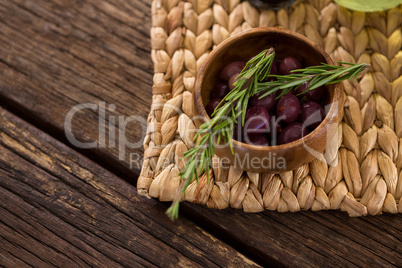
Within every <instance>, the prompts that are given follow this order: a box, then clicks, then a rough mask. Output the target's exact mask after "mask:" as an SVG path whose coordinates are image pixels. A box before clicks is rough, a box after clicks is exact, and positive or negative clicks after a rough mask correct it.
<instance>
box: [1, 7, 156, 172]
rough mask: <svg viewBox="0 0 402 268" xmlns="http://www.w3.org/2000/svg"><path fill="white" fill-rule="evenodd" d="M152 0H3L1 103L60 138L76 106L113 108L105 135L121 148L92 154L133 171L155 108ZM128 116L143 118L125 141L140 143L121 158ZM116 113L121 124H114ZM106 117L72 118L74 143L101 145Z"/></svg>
mask: <svg viewBox="0 0 402 268" xmlns="http://www.w3.org/2000/svg"><path fill="white" fill-rule="evenodd" d="M150 3H151V1H150V0H147V1H122V0H112V1H96V0H88V1H63V0H54V1H47V0H38V1H24V0H16V1H0V30H1V33H2V34H1V36H0V44H1V46H0V77H1V79H0V99H1V101H0V102H1V103H2V104H3V105H8V107H10V108H11V109H12V110H16V111H18V113H19V114H22V115H23V116H24V117H26V118H27V119H29V120H30V121H33V122H35V123H36V124H38V125H39V126H40V127H41V128H45V129H46V131H47V132H51V133H52V135H55V136H58V137H60V138H62V139H63V138H65V134H64V122H65V117H66V115H67V113H68V112H69V111H70V110H71V109H72V108H73V107H74V106H76V105H77V104H82V103H92V104H97V105H98V104H99V103H101V102H105V105H106V107H108V105H110V104H113V105H115V111H110V110H106V114H105V124H106V126H105V131H106V141H108V133H109V130H111V131H114V133H115V134H116V138H115V139H113V140H114V141H115V142H116V144H115V145H113V144H110V143H108V142H107V143H106V146H107V147H106V148H105V146H97V147H96V148H93V149H91V150H87V151H90V152H91V153H93V154H94V155H96V156H97V157H98V158H100V159H106V160H107V161H108V162H109V163H110V164H111V165H114V166H116V167H119V168H121V167H123V168H125V169H127V170H129V169H130V165H129V164H128V162H129V161H128V159H129V154H130V153H137V154H142V152H143V148H142V142H141V139H142V138H143V136H144V134H145V130H146V117H147V115H148V111H149V106H150V103H151V87H152V73H153V70H152V62H151V58H150V51H151V50H150V42H149V28H150V20H151V18H150ZM131 115H137V116H140V117H141V118H142V119H143V120H142V121H141V123H137V122H131V123H129V124H127V127H126V137H127V140H128V141H129V142H139V146H138V147H137V148H133V149H131V150H126V151H125V153H122V155H121V156H119V145H123V144H121V143H120V144H119V131H118V130H119V128H122V124H119V121H118V117H119V116H123V117H124V118H125V119H126V118H127V117H128V116H131ZM111 116H113V117H115V118H116V119H115V121H116V122H114V123H113V122H111V125H112V127H109V119H110V118H111ZM101 117H102V115H100V114H99V112H98V111H96V110H92V109H84V110H82V111H81V112H80V113H78V114H77V115H75V116H74V118H73V134H74V135H75V136H76V137H77V140H79V141H83V142H92V141H98V142H99V141H100V138H99V124H100V123H99V118H101ZM121 158H123V159H126V160H127V161H119V159H121ZM131 172H134V173H138V172H139V168H137V166H134V167H133V169H132V171H131ZM126 174H127V173H126Z"/></svg>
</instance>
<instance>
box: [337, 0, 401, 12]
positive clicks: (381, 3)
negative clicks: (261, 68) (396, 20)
mask: <svg viewBox="0 0 402 268" xmlns="http://www.w3.org/2000/svg"><path fill="white" fill-rule="evenodd" d="M335 2H337V3H338V4H339V5H341V6H344V7H346V8H349V9H353V10H357V11H364V12H373V11H381V10H386V9H390V8H393V7H395V6H397V5H400V4H402V0H335Z"/></svg>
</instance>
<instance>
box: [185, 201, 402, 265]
mask: <svg viewBox="0 0 402 268" xmlns="http://www.w3.org/2000/svg"><path fill="white" fill-rule="evenodd" d="M181 206H182V210H181V212H182V215H185V216H186V217H188V218H190V219H192V220H193V221H196V222H198V223H201V224H200V226H202V227H204V228H206V229H207V230H209V231H210V232H212V233H213V234H215V235H216V236H217V237H220V238H221V239H223V240H225V241H227V242H228V243H230V244H233V245H237V246H238V247H239V248H242V249H243V251H242V252H243V253H244V254H246V255H247V256H250V257H252V258H253V259H255V260H257V261H258V262H259V263H261V264H264V265H276V264H278V263H280V264H281V265H284V266H288V267H349V266H363V267H372V264H373V263H375V264H376V265H378V266H386V267H401V265H402V257H401V256H402V243H401V241H402V233H401V231H400V226H401V224H402V217H401V215H399V214H397V215H389V214H384V215H380V216H375V217H372V216H371V217H363V218H350V217H349V216H348V215H345V214H344V213H342V212H339V211H319V212H308V211H306V212H298V213H290V212H289V213H277V212H269V211H267V212H264V213H258V214H247V213H244V212H243V211H239V210H236V209H226V210H223V211H217V210H212V209H208V208H205V207H203V206H200V205H196V204H190V203H187V202H186V203H183V204H182V205H181Z"/></svg>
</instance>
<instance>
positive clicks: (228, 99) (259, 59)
mask: <svg viewBox="0 0 402 268" xmlns="http://www.w3.org/2000/svg"><path fill="white" fill-rule="evenodd" d="M274 58H275V51H274V49H273V48H270V49H269V50H264V51H262V52H261V53H259V54H258V55H257V56H255V57H254V58H253V59H251V60H250V61H249V62H247V64H246V66H245V67H244V68H243V70H242V71H241V72H240V74H239V76H238V77H237V80H236V82H235V83H234V84H233V85H234V86H235V88H234V89H233V90H232V91H230V92H229V93H228V94H227V95H226V96H225V98H223V100H222V101H221V103H220V104H219V105H218V106H217V107H216V109H215V111H214V113H213V114H212V116H211V120H209V121H207V122H205V123H203V124H202V125H201V126H200V129H199V131H198V132H197V134H196V135H195V137H194V140H196V141H197V142H196V144H195V147H194V148H192V149H190V150H188V151H187V152H185V153H184V159H187V164H186V166H185V167H184V168H183V170H181V171H180V173H179V175H180V177H181V179H182V180H185V183H184V185H183V186H182V187H181V189H180V194H179V195H178V196H177V197H176V200H174V201H173V204H172V205H171V206H170V208H169V209H168V210H167V211H166V214H167V215H168V216H169V217H170V218H171V219H172V220H174V219H177V217H178V214H179V202H180V201H179V200H180V195H181V194H184V192H185V191H186V189H187V187H188V186H189V185H190V183H191V182H192V181H193V180H194V179H196V180H197V182H198V174H202V173H203V172H204V171H207V170H209V165H210V162H211V158H212V157H213V156H214V152H215V150H214V144H215V141H216V142H217V143H220V142H221V141H223V142H229V145H230V148H231V150H232V153H233V144H232V136H233V128H234V124H235V123H237V118H238V117H239V116H241V121H242V124H244V120H245V113H243V112H242V111H245V110H246V109H247V105H248V100H249V98H250V97H252V96H253V95H255V94H256V90H257V85H258V83H259V82H261V81H262V80H263V79H264V78H265V77H266V76H267V75H268V74H269V72H270V70H271V65H272V62H273V60H274ZM215 139H216V140H215ZM206 174H207V178H208V180H209V172H206Z"/></svg>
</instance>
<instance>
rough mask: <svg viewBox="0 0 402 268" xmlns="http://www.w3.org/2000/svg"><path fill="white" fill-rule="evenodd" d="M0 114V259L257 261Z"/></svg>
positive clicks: (43, 262) (50, 262) (109, 263)
mask: <svg viewBox="0 0 402 268" xmlns="http://www.w3.org/2000/svg"><path fill="white" fill-rule="evenodd" d="M0 118H2V121H1V124H0V151H1V154H0V192H1V194H0V215H1V216H0V241H1V242H0V265H5V266H8V267H12V266H19V265H22V266H25V265H31V266H36V267H51V266H79V267H87V266H101V267H116V266H125V267H127V266H131V267H138V266H146V267H154V266H157V267H160V266H175V267H176V266H185V267H188V266H201V267H210V266H239V267H243V266H257V265H256V264H255V263H254V262H253V261H251V260H249V259H248V258H246V257H244V256H243V255H242V254H240V253H238V252H237V251H235V250H234V249H233V248H232V247H230V246H228V245H226V244H224V243H222V242H221V241H219V240H218V239H216V238H215V237H213V236H211V235H210V234H209V233H207V232H205V231H204V230H203V229H201V228H199V227H197V226H196V225H194V224H193V223H191V222H189V221H188V220H186V219H185V218H182V219H180V220H179V221H178V222H175V223H173V222H171V221H170V220H169V219H168V218H167V217H166V216H165V214H164V212H165V209H166V208H165V206H164V205H162V204H161V203H160V202H158V201H156V200H144V199H142V198H141V197H139V196H138V195H137V193H136V189H135V188H134V187H133V186H132V185H130V184H128V183H126V182H125V181H124V180H122V179H120V178H118V177H116V176H114V175H113V174H111V173H109V172H108V171H106V170H104V169H103V168H102V167H100V166H98V165H96V164H95V163H93V162H91V161H89V160H87V159H86V158H84V157H82V156H81V155H79V154H77V153H76V152H74V151H73V150H71V149H69V148H67V147H66V146H64V145H62V144H60V143H59V142H57V141H56V140H54V139H53V138H50V137H49V136H48V135H46V134H44V133H43V132H41V131H39V130H37V129H35V128H33V127H32V126H29V125H28V124H27V123H26V122H24V121H22V120H20V119H18V118H16V117H15V116H14V115H12V114H10V113H8V112H6V111H5V110H3V109H0ZM227 256H230V258H227ZM23 264H25V265H23Z"/></svg>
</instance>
